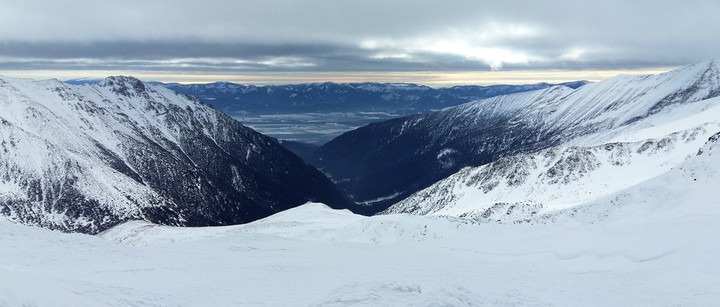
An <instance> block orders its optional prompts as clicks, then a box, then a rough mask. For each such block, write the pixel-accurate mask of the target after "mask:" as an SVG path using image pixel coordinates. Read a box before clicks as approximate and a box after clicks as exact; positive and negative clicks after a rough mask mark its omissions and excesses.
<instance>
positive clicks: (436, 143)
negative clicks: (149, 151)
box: [313, 61, 720, 211]
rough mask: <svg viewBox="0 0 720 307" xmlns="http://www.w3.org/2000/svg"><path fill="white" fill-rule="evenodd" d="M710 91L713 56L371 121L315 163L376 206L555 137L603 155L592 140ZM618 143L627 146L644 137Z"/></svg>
mask: <svg viewBox="0 0 720 307" xmlns="http://www.w3.org/2000/svg"><path fill="white" fill-rule="evenodd" d="M716 96H720V68H718V61H705V62H701V63H698V64H695V65H690V66H686V67H681V68H678V69H676V70H673V71H670V72H667V73H663V74H658V75H645V76H624V75H621V76H617V77H614V78H610V79H607V80H604V81H602V82H598V83H593V84H588V85H585V86H583V87H580V88H578V89H571V88H568V87H562V86H558V87H551V88H547V89H543V90H538V91H534V92H526V93H519V94H513V95H506V96H498V97H494V98H489V99H485V100H479V101H475V102H471V103H467V104H464V105H460V106H457V107H452V108H448V109H445V110H442V111H439V112H433V113H429V114H423V115H415V116H410V117H406V118H400V119H396V120H391V121H386V122H381V123H375V124H370V125H368V126H365V127H362V128H359V129H356V130H354V131H351V132H348V133H345V134H343V135H341V136H339V137H338V138H336V139H334V140H333V141H331V142H329V143H327V144H325V145H324V146H322V147H320V148H319V149H318V151H317V153H316V156H315V158H314V159H315V160H314V162H313V163H315V165H316V166H318V167H319V168H321V169H322V170H323V171H324V172H325V173H327V174H328V175H329V176H331V178H332V179H333V180H334V181H336V182H338V183H340V184H341V185H342V186H343V187H344V188H345V189H346V190H347V191H348V192H349V193H350V194H352V195H353V197H354V199H355V200H356V201H358V202H359V203H366V204H368V207H367V208H368V209H367V210H369V211H372V210H378V211H379V210H383V209H385V208H387V207H388V206H389V205H391V204H393V203H395V202H398V201H400V200H402V199H404V198H405V197H407V196H409V195H411V194H412V193H414V192H416V191H419V190H421V189H424V188H426V187H428V186H430V185H431V184H434V183H435V182H437V181H438V180H441V179H443V178H445V177H448V176H450V175H451V174H454V173H456V172H457V171H459V170H460V169H462V168H463V167H466V166H481V165H485V164H487V163H491V162H494V161H497V160H498V159H501V158H503V157H509V156H514V155H518V154H523V153H534V152H537V151H540V150H543V149H548V148H551V147H556V146H560V145H565V146H581V147H587V148H585V149H582V150H588V151H590V152H592V153H593V155H595V154H599V150H600V149H601V147H597V146H600V145H603V144H606V143H610V142H614V141H613V136H617V135H620V134H621V133H622V132H623V131H631V130H638V129H641V128H644V127H646V126H651V125H653V123H654V121H656V119H657V118H661V115H662V114H667V113H673V114H675V116H676V119H679V118H680V116H683V114H686V113H692V112H695V111H698V105H703V106H705V104H704V103H705V102H707V100H708V99H710V98H713V97H716ZM662 118H665V117H662ZM664 120H665V121H669V119H664ZM695 127H696V126H692V127H686V128H684V129H693V128H695ZM666 130H667V129H666ZM669 130H670V131H666V133H664V134H654V135H646V136H643V137H641V135H642V134H640V133H638V134H632V133H626V136H627V137H626V138H627V139H623V140H618V141H622V142H642V141H645V140H647V139H650V138H658V139H662V138H665V137H670V134H672V133H674V132H678V131H680V130H679V129H678V130H672V129H669ZM680 139H682V138H680ZM681 142H684V141H681ZM618 146H620V147H622V148H625V149H626V150H631V148H634V147H636V146H641V144H640V145H639V144H619V145H618ZM696 149H697V148H695V150H696ZM578 150H580V149H578ZM582 150H581V151H582ZM571 151H572V150H571ZM571 151H564V150H557V149H556V150H553V151H549V152H546V154H548V155H553V154H555V155H557V157H556V158H557V159H562V157H563V156H564V155H567V157H571V156H573V155H577V154H578V153H574V154H573V153H572V152H571ZM518 159H519V160H522V161H525V162H527V163H530V162H529V161H532V163H536V164H537V163H557V162H558V160H553V159H551V158H518ZM351 161H352V162H351ZM605 162H606V163H612V161H605ZM499 163H502V162H499ZM540 169H541V168H537V169H536V171H541V170H540ZM465 172H466V173H468V174H469V172H468V171H465ZM528 172H530V171H528ZM407 206H410V207H412V206H413V205H410V204H407ZM428 206H431V205H428ZM432 206H438V205H437V204H433V205H432ZM427 210H428V211H433V210H435V209H427ZM401 211H407V210H401Z"/></svg>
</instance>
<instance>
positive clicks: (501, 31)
mask: <svg viewBox="0 0 720 307" xmlns="http://www.w3.org/2000/svg"><path fill="white" fill-rule="evenodd" d="M540 34H541V30H540V27H537V26H530V25H522V24H513V23H505V24H503V23H498V22H491V23H487V24H485V25H482V26H478V27H471V28H451V29H445V30H442V31H438V32H435V33H428V34H424V35H422V36H420V37H411V38H403V39H398V38H368V39H364V40H362V41H361V42H360V44H359V45H360V48H363V49H366V50H371V51H374V52H376V53H374V54H373V55H371V58H373V59H388V58H392V59H406V60H409V61H422V57H423V54H432V55H436V56H455V57H460V58H462V59H465V60H467V61H476V62H481V63H484V64H486V65H488V66H489V67H490V68H491V69H492V70H501V69H502V66H503V64H527V63H528V62H529V61H542V60H543V59H542V58H540V57H537V56H532V55H530V54H528V53H527V52H524V51H520V50H516V49H513V48H509V47H505V46H504V43H505V42H509V41H514V40H524V39H531V38H535V37H537V36H539V35H540Z"/></svg>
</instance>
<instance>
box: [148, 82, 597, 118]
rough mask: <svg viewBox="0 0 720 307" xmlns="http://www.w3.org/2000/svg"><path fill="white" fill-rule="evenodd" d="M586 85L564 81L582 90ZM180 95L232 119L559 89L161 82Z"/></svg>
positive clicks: (430, 106)
mask: <svg viewBox="0 0 720 307" xmlns="http://www.w3.org/2000/svg"><path fill="white" fill-rule="evenodd" d="M585 83H587V82H585V81H576V82H568V83H563V85H565V86H568V87H573V88H577V87H580V86H582V85H584V84H585ZM157 84H158V85H162V86H164V87H167V88H169V89H171V90H174V91H176V92H178V93H182V94H188V95H193V96H196V97H198V98H200V100H202V101H203V102H205V103H206V104H209V105H212V106H213V107H215V108H216V109H218V110H221V111H223V112H225V113H227V114H229V115H231V116H240V115H243V114H247V113H250V114H278V113H279V114H289V113H316V112H325V113H327V112H398V113H399V114H403V113H404V114H414V113H422V112H427V111H430V110H439V109H443V108H446V107H450V106H455V105H458V104H462V103H466V102H468V101H472V100H477V99H481V98H487V97H493V96H498V95H505V94H511V93H518V92H526V91H533V90H538V89H543V88H548V87H551V86H553V85H552V84H548V83H538V84H528V85H490V86H477V85H469V86H453V87H448V88H432V87H428V86H424V85H417V84H412V83H372V82H366V83H333V82H325V83H308V84H289V85H265V86H255V85H243V84H237V83H230V82H216V83H208V84H179V83H157Z"/></svg>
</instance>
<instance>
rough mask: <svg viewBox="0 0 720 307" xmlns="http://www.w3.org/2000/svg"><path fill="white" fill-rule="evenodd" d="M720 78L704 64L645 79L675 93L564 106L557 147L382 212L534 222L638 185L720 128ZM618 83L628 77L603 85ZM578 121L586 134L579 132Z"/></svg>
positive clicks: (492, 166) (498, 164)
mask: <svg viewBox="0 0 720 307" xmlns="http://www.w3.org/2000/svg"><path fill="white" fill-rule="evenodd" d="M702 68H707V69H706V70H703V69H702ZM688 74H689V75H690V76H699V78H697V81H696V82H694V83H690V82H687V81H689V80H687V79H683V78H682V77H687V76H685V75H688ZM719 78H720V75H718V69H717V62H712V61H711V62H705V63H701V64H698V65H695V66H691V67H685V68H681V69H679V70H677V71H673V72H670V73H667V74H663V75H658V76H653V77H646V78H644V79H645V80H649V81H652V82H657V81H658V80H660V81H662V82H661V85H662V87H667V86H668V85H667V84H668V83H670V84H673V83H671V82H675V83H674V84H689V86H685V88H686V89H685V90H683V91H680V92H677V93H676V94H668V91H667V89H662V88H656V87H643V88H641V91H637V90H635V91H633V92H635V93H639V94H641V95H638V96H639V97H641V99H635V100H634V101H633V103H632V104H623V105H622V106H621V105H618V104H612V105H611V106H612V107H611V108H608V107H602V106H594V105H591V107H594V109H595V110H602V112H599V111H598V112H591V111H592V110H587V109H588V108H589V107H585V110H575V109H573V108H565V109H563V110H562V111H561V114H563V115H562V116H561V117H557V118H554V124H555V125H558V126H560V127H561V129H563V130H564V131H562V133H559V134H558V136H559V137H562V138H565V140H563V141H562V145H560V146H556V147H552V148H548V149H544V150H540V151H535V152H530V153H525V154H518V155H512V156H506V157H503V158H500V159H498V160H496V161H493V162H491V163H488V164H485V165H482V166H479V167H468V168H464V169H462V170H461V171H460V172H458V173H456V174H454V175H452V176H450V177H448V178H446V179H444V180H441V181H439V182H438V183H436V184H433V185H432V186H430V187H428V188H426V189H424V190H422V191H419V192H417V193H415V194H413V195H412V196H410V197H408V198H407V199H405V200H403V201H401V202H399V203H398V204H395V205H393V206H392V207H390V208H389V209H387V210H386V211H385V213H398V212H405V213H412V214H439V215H451V216H462V217H469V218H472V219H474V220H477V221H483V222H531V221H534V222H537V221H542V219H545V218H547V217H548V216H553V215H554V214H556V213H557V212H566V211H572V210H577V207H578V206H580V207H582V206H585V205H587V204H589V203H592V202H594V201H596V200H598V199H602V198H604V197H609V195H613V194H615V193H619V192H620V191H622V190H625V189H627V188H629V187H633V186H637V185H640V184H642V183H644V182H646V181H649V180H652V179H653V178H655V177H658V176H661V175H664V174H666V173H668V172H671V171H672V170H673V169H675V168H677V167H678V166H679V165H682V164H683V163H685V161H686V160H688V158H689V157H694V156H695V155H696V154H697V153H698V150H701V148H702V147H703V146H707V145H705V143H706V141H708V139H711V140H712V139H713V138H714V137H715V135H716V134H715V133H716V132H718V131H720V98H718V97H715V96H717V95H718V84H720V82H718V80H720V79H719ZM623 79H627V77H618V78H614V79H610V80H609V81H618V82H624V81H623ZM691 80H694V78H692V79H690V81H691ZM590 89H592V86H590ZM615 93H617V91H616V92H615ZM590 97H595V96H590ZM644 97H650V98H644ZM653 97H655V98H653ZM657 97H664V98H663V99H660V100H658V99H657ZM668 97H669V98H668ZM710 97H713V98H710ZM593 99H597V100H599V98H593ZM610 101H619V100H618V99H611V100H610ZM656 101H657V102H656ZM580 102H582V101H580ZM575 103H578V102H577V101H576V102H575ZM585 105H586V104H583V106H585ZM618 111H620V112H618ZM607 113H609V114H607ZM589 114H591V115H589ZM594 114H599V115H594ZM583 124H584V125H587V127H589V128H590V131H591V132H593V133H589V134H587V132H585V131H583V130H581V127H582V126H583ZM561 140H562V139H561Z"/></svg>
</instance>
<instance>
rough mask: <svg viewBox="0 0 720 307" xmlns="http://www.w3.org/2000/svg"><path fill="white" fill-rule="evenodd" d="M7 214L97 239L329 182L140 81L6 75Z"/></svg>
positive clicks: (258, 209) (247, 214)
mask: <svg viewBox="0 0 720 307" xmlns="http://www.w3.org/2000/svg"><path fill="white" fill-rule="evenodd" d="M0 109H2V110H3V112H2V113H0V137H1V139H0V155H1V156H0V176H1V177H0V178H2V180H0V213H1V214H2V215H5V216H8V217H10V218H11V219H13V220H16V221H20V222H23V223H27V224H33V225H41V226H43V227H47V228H53V229H62V230H67V231H81V232H89V233H95V232H98V231H101V230H103V229H106V228H108V227H111V226H113V225H116V224H118V223H120V222H122V221H125V220H128V219H146V220H150V221H154V222H158V223H164V224H171V225H218V224H219V225H222V224H231V223H240V222H247V221H250V220H253V219H257V218H261V217H264V216H267V215H270V214H272V213H273V212H277V211H280V210H282V209H286V208H289V207H292V206H296V205H299V204H302V203H304V202H306V201H308V200H319V199H327V200H326V201H327V202H328V203H329V204H333V205H334V206H341V207H342V206H345V205H347V202H346V201H344V197H343V196H341V195H340V194H339V193H337V192H336V191H335V189H334V187H333V185H332V183H331V182H329V180H327V179H326V178H325V177H324V176H323V175H322V174H320V173H319V172H317V171H316V170H315V169H313V168H312V167H309V166H307V165H305V163H303V162H302V161H301V160H300V159H299V158H297V157H296V156H294V155H293V154H291V153H289V152H288V151H287V150H285V149H283V148H282V147H281V146H279V145H278V144H276V143H275V142H274V141H273V140H271V139H269V138H267V137H264V136H262V135H260V134H258V133H256V132H254V131H252V130H251V129H249V128H246V127H244V126H242V125H241V124H240V123H238V122H236V121H235V120H233V119H231V118H229V117H227V116H225V115H224V114H222V113H220V112H218V111H215V110H212V109H211V108H209V107H207V106H205V105H203V104H201V103H200V102H199V101H198V100H197V99H194V98H190V97H187V96H184V95H179V94H177V93H175V92H172V91H170V90H168V89H165V88H162V87H153V86H150V85H145V84H144V83H142V82H141V81H139V80H137V79H134V78H131V77H110V78H107V79H105V80H103V81H101V82H99V83H97V84H92V85H83V86H73V85H68V84H65V83H62V82H60V81H57V80H46V81H32V80H23V79H11V78H0Z"/></svg>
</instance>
